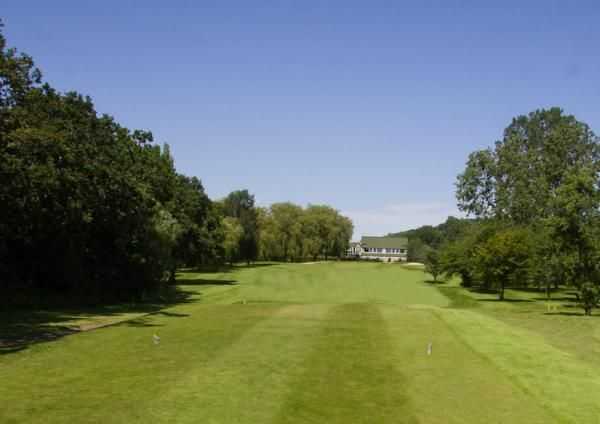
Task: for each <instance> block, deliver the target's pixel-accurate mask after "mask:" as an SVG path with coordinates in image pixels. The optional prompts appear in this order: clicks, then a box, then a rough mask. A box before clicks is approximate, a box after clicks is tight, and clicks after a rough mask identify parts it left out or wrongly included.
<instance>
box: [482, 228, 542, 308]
mask: <svg viewBox="0 0 600 424" xmlns="http://www.w3.org/2000/svg"><path fill="white" fill-rule="evenodd" d="M530 240H531V238H530V233H529V231H527V229H525V228H517V227H512V228H506V229H501V230H498V231H497V232H496V233H495V234H493V235H492V236H491V237H490V238H489V239H488V240H487V241H486V242H484V243H483V244H482V245H480V246H478V247H477V248H476V249H475V258H474V264H475V267H476V268H475V272H476V273H477V274H479V276H480V278H481V280H482V281H483V282H484V283H485V284H486V285H487V286H489V287H492V288H496V289H497V290H498V295H499V299H500V300H504V290H505V288H506V286H507V285H509V284H512V285H515V284H517V283H518V282H521V283H523V282H525V281H526V279H527V270H528V260H529V257H530V255H531V245H530V244H529V242H530Z"/></svg>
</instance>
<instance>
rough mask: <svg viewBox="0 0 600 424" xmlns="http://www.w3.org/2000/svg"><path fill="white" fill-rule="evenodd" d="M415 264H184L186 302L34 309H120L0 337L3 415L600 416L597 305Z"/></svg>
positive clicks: (143, 418)
mask: <svg viewBox="0 0 600 424" xmlns="http://www.w3.org/2000/svg"><path fill="white" fill-rule="evenodd" d="M424 277H425V276H424V274H423V273H422V272H421V271H420V270H418V269H416V270H414V269H406V268H404V267H402V266H399V265H396V264H372V263H319V264H280V265H277V264H275V265H272V264H271V265H268V264H264V266H254V267H248V268H246V267H236V268H234V269H231V270H227V271H223V272H212V273H208V272H204V273H203V272H191V271H188V272H185V273H182V274H181V275H180V277H179V280H180V282H181V286H180V288H181V290H182V292H183V293H186V294H187V296H186V297H185V302H181V303H180V304H178V305H175V306H172V307H169V308H165V309H162V310H160V311H154V310H152V311H150V312H152V313H151V314H146V315H143V311H140V310H137V311H130V312H127V311H123V310H120V309H119V310H118V312H117V311H114V313H112V314H106V313H100V314H98V315H97V316H94V315H93V314H92V313H87V314H86V313H83V312H79V313H71V314H62V315H61V314H54V315H52V314H47V315H44V316H43V317H45V319H42V317H38V319H37V321H35V323H36V324H38V325H41V326H51V325H56V322H54V321H57V319H56V317H60V320H58V321H59V322H68V323H71V324H72V323H73V322H74V323H84V324H85V323H89V322H92V323H103V322H108V323H110V324H114V323H115V322H116V321H118V320H126V321H124V322H121V323H120V324H119V323H117V324H114V325H111V326H109V327H105V328H100V329H96V330H93V331H87V332H82V333H78V334H74V335H70V336H67V337H63V338H60V339H58V340H56V341H52V342H40V343H32V344H30V345H27V346H25V347H23V348H21V349H20V350H19V351H12V350H5V351H2V350H0V381H2V385H1V386H0V422H2V423H12V422H14V423H21V422H28V423H63V422H74V423H104V422H111V423H112V422H115V423H149V422H152V423H161V422H169V423H171V422H177V423H188V422H189V423H388V422H389V423H506V422H515V423H517V422H518V423H520V422H524V423H551V422H572V423H588V422H589V423H594V422H597V420H598V417H599V416H600V390H599V389H600V359H598V357H600V355H599V353H600V317H598V318H597V317H595V316H594V317H581V316H573V315H564V314H562V315H561V314H560V313H561V312H563V313H565V312H573V310H572V308H568V307H567V306H568V305H567V303H566V302H564V301H561V300H555V302H557V303H559V304H560V305H561V306H560V309H559V311H558V313H556V314H546V313H545V312H546V309H545V308H546V306H545V301H544V300H540V297H543V296H540V294H539V293H535V292H522V291H515V290H513V291H508V292H507V297H508V298H509V299H511V300H515V299H516V300H521V301H520V302H496V301H494V300H493V299H494V298H495V296H494V295H493V294H485V293H476V292H469V291H467V290H464V289H462V288H460V287H458V286H457V285H456V284H455V282H450V283H449V284H442V285H440V284H438V285H434V284H428V283H425V282H423V280H424ZM129 313H132V314H134V315H128V314H129ZM65 317H66V318H65ZM132 317H133V319H130V318H132ZM53 320H54V321H53ZM61 320H62V321H61ZM107 320H108V321H107ZM17 321H18V317H11V320H10V321H9V324H7V323H6V322H3V324H2V325H1V326H0V337H1V335H2V334H3V333H2V331H1V330H2V329H3V328H4V327H7V326H9V327H10V328H11V331H12V333H14V332H15V331H17V330H18V329H19V328H20V327H19V326H18V322H17ZM30 324H31V323H30ZM29 327H31V326H25V327H23V328H29ZM4 332H5V333H7V330H6V329H5V330H4ZM154 334H158V335H159V336H160V337H161V342H160V344H159V345H154V344H153V341H152V336H153V335H154ZM429 342H432V343H433V353H432V355H431V356H429V355H427V354H426V349H427V344H428V343H429Z"/></svg>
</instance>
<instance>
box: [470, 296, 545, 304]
mask: <svg viewBox="0 0 600 424" xmlns="http://www.w3.org/2000/svg"><path fill="white" fill-rule="evenodd" d="M477 301H478V302H509V303H531V302H533V300H532V299H507V298H506V297H505V298H504V299H477Z"/></svg>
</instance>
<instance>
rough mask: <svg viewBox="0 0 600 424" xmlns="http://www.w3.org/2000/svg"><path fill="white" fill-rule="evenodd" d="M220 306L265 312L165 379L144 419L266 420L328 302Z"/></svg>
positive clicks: (282, 395) (224, 423) (284, 392)
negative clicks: (207, 356)
mask: <svg viewBox="0 0 600 424" xmlns="http://www.w3.org/2000/svg"><path fill="white" fill-rule="evenodd" d="M224 307H225V308H249V309H255V310H257V311H264V313H266V314H269V316H268V318H267V319H265V320H263V321H261V322H260V323H258V324H257V325H255V326H253V327H251V328H248V329H247V331H246V332H245V333H244V334H243V336H242V337H240V338H239V339H237V340H236V341H235V343H233V344H231V345H229V346H228V347H227V348H226V349H224V350H221V351H220V352H219V355H218V356H214V357H213V359H212V360H211V361H208V362H204V363H198V366H196V367H193V368H191V369H188V370H187V372H186V374H185V375H182V376H181V377H180V378H178V379H177V380H176V381H172V382H170V384H169V385H168V386H166V387H165V390H164V393H163V394H162V395H161V396H160V397H158V398H157V399H155V400H154V402H152V404H151V405H150V416H149V420H148V421H147V422H165V423H167V422H168V423H171V422H176V423H219V424H221V423H222V424H232V423H248V424H250V423H268V422H271V421H272V420H273V417H274V416H275V415H276V414H277V413H278V411H279V409H280V405H281V404H282V402H283V400H284V399H285V397H286V395H287V392H288V390H289V389H290V380H291V379H292V378H293V377H294V376H295V374H296V373H298V372H299V370H301V369H302V362H303V361H304V358H305V357H306V355H307V354H308V353H309V352H310V348H311V345H312V341H313V340H314V339H315V337H316V335H317V333H318V332H319V331H320V327H321V322H322V320H323V317H324V316H325V315H326V314H327V312H328V310H329V309H330V306H328V305H288V306H285V307H280V306H273V305H272V304H265V305H252V304H248V305H239V306H238V305H231V306H224ZM221 325H222V326H223V327H226V326H227V325H229V323H228V322H222V323H221ZM165 406H168V407H167V408H166V407H165Z"/></svg>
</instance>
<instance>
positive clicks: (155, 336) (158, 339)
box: [152, 334, 160, 345]
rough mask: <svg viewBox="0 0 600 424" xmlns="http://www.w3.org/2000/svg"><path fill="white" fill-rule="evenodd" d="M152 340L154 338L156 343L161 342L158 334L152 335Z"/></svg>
mask: <svg viewBox="0 0 600 424" xmlns="http://www.w3.org/2000/svg"><path fill="white" fill-rule="evenodd" d="M152 340H154V344H155V345H157V344H159V343H160V337H158V336H157V335H156V334H155V335H153V336H152Z"/></svg>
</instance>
